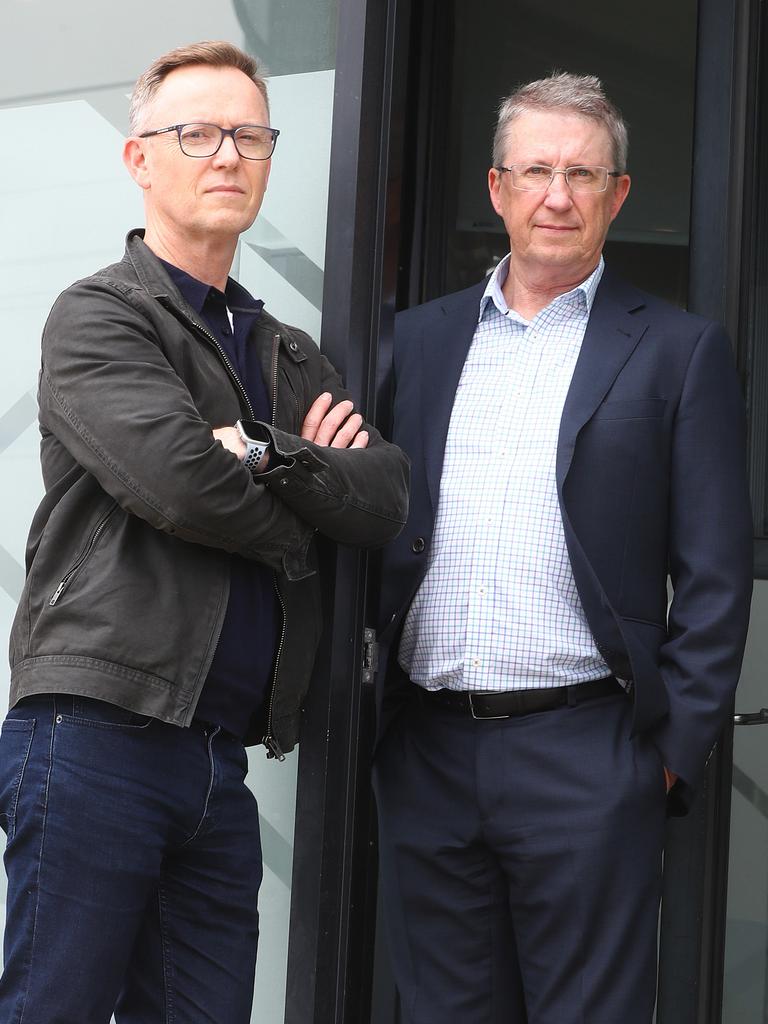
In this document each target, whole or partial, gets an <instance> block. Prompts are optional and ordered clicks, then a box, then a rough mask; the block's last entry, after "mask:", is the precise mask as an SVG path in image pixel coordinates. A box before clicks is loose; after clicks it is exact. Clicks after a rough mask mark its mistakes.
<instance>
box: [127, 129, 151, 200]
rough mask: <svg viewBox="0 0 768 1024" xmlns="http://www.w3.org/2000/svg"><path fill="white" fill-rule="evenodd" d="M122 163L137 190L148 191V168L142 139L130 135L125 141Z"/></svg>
mask: <svg viewBox="0 0 768 1024" xmlns="http://www.w3.org/2000/svg"><path fill="white" fill-rule="evenodd" d="M123 163H124V164H125V166H126V167H127V168H128V173H129V174H130V176H131V177H132V178H133V180H134V181H135V182H136V184H137V185H138V186H139V188H143V189H148V188H149V187H150V175H149V166H148V164H147V155H146V152H145V147H144V140H143V139H138V138H136V136H134V135H132V136H131V137H130V138H128V139H126V140H125V145H124V146H123Z"/></svg>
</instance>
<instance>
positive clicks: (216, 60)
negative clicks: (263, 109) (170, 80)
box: [128, 39, 269, 135]
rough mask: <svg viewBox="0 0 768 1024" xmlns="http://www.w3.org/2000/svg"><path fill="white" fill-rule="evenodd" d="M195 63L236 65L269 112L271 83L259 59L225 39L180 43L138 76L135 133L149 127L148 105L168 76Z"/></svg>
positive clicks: (131, 112)
mask: <svg viewBox="0 0 768 1024" xmlns="http://www.w3.org/2000/svg"><path fill="white" fill-rule="evenodd" d="M195 64H200V65H205V66H207V67H212V68H236V69H237V70H238V71H242V72H243V74H245V75H247V76H248V77H249V78H250V79H251V81H252V82H253V84H254V85H255V86H256V88H257V89H258V90H259V92H260V93H261V95H262V96H263V97H264V102H265V103H266V104H267V111H269V97H268V96H267V83H266V81H265V80H264V78H263V77H262V76H261V75H260V74H259V65H258V62H257V61H256V59H255V58H254V57H251V56H250V55H249V54H247V53H244V52H243V51H242V50H241V49H239V48H238V47H237V46H235V45H234V44H233V43H228V42H226V41H224V40H221V39H217V40H203V41H202V42H200V43H190V44H189V45H188V46H179V47H177V48H176V49H175V50H170V51H169V52H168V53H164V54H163V55H162V56H161V57H157V58H156V59H155V60H153V61H152V63H151V64H150V65H149V67H148V68H147V70H146V71H145V72H144V74H143V75H141V76H140V77H139V78H138V80H137V81H136V85H135V86H134V88H133V92H132V94H131V103H130V107H129V109H128V122H129V125H130V132H131V134H132V135H138V134H139V132H140V131H141V130H142V129H143V128H144V127H145V126H144V124H143V119H144V116H145V114H146V111H147V108H148V107H149V105H150V103H151V102H152V100H153V99H154V98H155V96H156V95H157V91H158V89H159V88H160V86H161V85H162V84H163V82H164V81H165V79H166V78H167V77H168V75H170V73H171V72H172V71H176V70H177V69H178V68H184V67H190V66H192V65H195Z"/></svg>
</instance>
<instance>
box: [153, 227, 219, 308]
mask: <svg viewBox="0 0 768 1024" xmlns="http://www.w3.org/2000/svg"><path fill="white" fill-rule="evenodd" d="M144 242H145V244H146V245H147V246H148V247H149V248H150V249H151V250H152V252H153V253H154V254H155V256H159V257H160V259H161V260H165V261H166V262H167V263H171V264H173V266H174V267H178V268H179V270H183V271H185V272H186V273H187V274H190V275H191V276H192V277H194V278H197V280H198V281H202V282H203V283H204V284H211V285H213V286H214V288H218V289H219V291H222V292H223V291H224V289H225V288H226V285H227V277H228V275H229V271H230V269H231V267H232V261H233V259H234V258H235V249H236V247H237V239H231V238H225V239H221V238H216V237H210V236H208V237H201V238H185V239H183V240H181V239H177V238H173V237H170V236H169V235H168V234H167V233H164V232H163V231H161V230H158V229H157V227H155V226H153V225H149V224H148V225H147V229H146V231H145V233H144Z"/></svg>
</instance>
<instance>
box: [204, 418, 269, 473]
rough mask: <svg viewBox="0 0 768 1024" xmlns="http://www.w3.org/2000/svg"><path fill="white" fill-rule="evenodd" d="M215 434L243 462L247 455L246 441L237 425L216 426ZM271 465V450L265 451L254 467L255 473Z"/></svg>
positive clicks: (261, 471)
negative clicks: (238, 430)
mask: <svg viewBox="0 0 768 1024" xmlns="http://www.w3.org/2000/svg"><path fill="white" fill-rule="evenodd" d="M213 436H214V437H215V438H216V440H217V441H219V442H220V443H221V444H222V445H223V446H224V447H225V448H226V449H227V451H228V452H232V454H233V455H236V456H237V457H238V459H240V461H241V462H242V461H243V459H244V458H245V455H246V447H245V442H244V441H243V439H242V438H241V437H240V435H239V434H238V432H237V430H236V428H235V427H216V429H215V430H214V431H213ZM268 465H269V452H268V451H266V452H264V456H263V457H262V460H261V462H260V463H259V464H258V466H256V467H255V468H254V469H252V472H253V473H263V472H264V471H265V469H266V468H267V466H268Z"/></svg>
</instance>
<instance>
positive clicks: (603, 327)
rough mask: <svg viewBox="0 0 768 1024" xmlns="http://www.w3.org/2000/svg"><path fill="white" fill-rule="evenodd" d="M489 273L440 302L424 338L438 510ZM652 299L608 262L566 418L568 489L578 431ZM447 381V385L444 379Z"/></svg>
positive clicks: (428, 453)
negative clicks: (463, 377) (451, 435)
mask: <svg viewBox="0 0 768 1024" xmlns="http://www.w3.org/2000/svg"><path fill="white" fill-rule="evenodd" d="M487 284H488V279H486V280H484V281H481V282H480V284H477V285H474V286H473V287H472V288H467V289H466V290H465V291H462V292H457V293H454V294H453V295H449V296H447V297H446V298H444V299H441V300H438V301H437V302H436V303H435V305H436V307H437V310H436V313H437V315H436V316H435V317H434V318H432V320H431V322H430V324H429V328H428V329H427V330H425V331H424V333H423V336H422V342H421V352H422V366H421V381H422V403H421V405H422V437H423V438H424V459H425V463H426V472H427V481H428V485H429V494H430V499H431V501H432V508H433V510H434V509H436V508H437V502H438V498H439V495H440V477H441V475H442V470H443V458H444V455H445V441H446V438H447V436H448V427H449V424H450V419H451V412H452V411H453V403H454V399H455V396H456V389H457V387H458V384H459V378H460V377H461V371H462V369H463V367H464V363H465V361H466V358H467V353H468V352H469V347H470V345H471V344H472V338H473V337H474V333H475V328H476V326H477V321H478V315H479V311H480V302H481V300H482V298H483V295H484V294H485V291H486V287H487ZM644 307H645V297H644V296H643V294H642V293H641V292H639V291H637V290H636V289H635V288H633V287H631V286H630V285H628V284H626V283H625V282H623V281H621V280H620V279H619V278H617V277H615V276H614V275H613V274H612V273H611V272H610V270H609V268H607V267H606V269H605V271H604V273H603V276H602V279H601V281H600V284H599V286H598V288H597V291H596V293H595V296H594V302H593V305H592V311H591V313H590V317H589V322H588V324H587V330H586V332H585V334H584V341H583V342H582V346H581V351H580V353H579V358H578V360H577V362H576V368H575V370H574V374H573V378H572V380H571V384H570V387H569V389H568V396H567V398H566V401H565V407H564V409H563V415H562V419H561V423H560V437H559V442H558V451H557V482H558V488H561V487H562V484H563V481H564V480H565V476H566V474H567V472H568V469H569V468H570V465H571V459H572V458H573V450H574V446H575V444H576V437H577V436H578V433H579V431H580V430H581V428H582V427H583V426H584V424H585V423H586V422H587V420H588V419H589V418H590V417H591V416H592V415H593V413H594V412H595V410H596V409H597V407H598V406H599V405H600V403H601V402H602V400H603V398H604V397H605V395H606V393H607V392H608V390H609V389H610V387H611V385H612V384H613V382H614V380H615V379H616V377H617V375H618V373H619V371H620V370H621V368H622V367H623V366H624V364H625V363H626V361H627V359H629V357H630V355H631V354H632V352H633V351H634V349H635V347H636V346H637V344H638V342H639V341H640V339H641V338H642V336H643V334H644V333H645V331H646V330H647V327H648V324H647V321H646V319H645V318H644V317H643V309H644ZM437 380H439V386H438V385H437V384H436V381H437Z"/></svg>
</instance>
